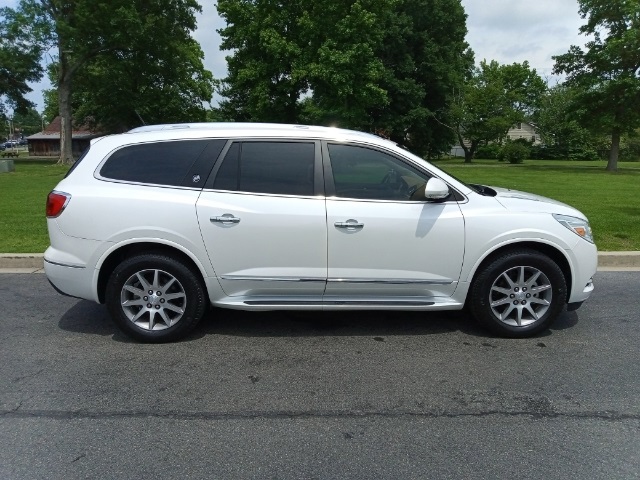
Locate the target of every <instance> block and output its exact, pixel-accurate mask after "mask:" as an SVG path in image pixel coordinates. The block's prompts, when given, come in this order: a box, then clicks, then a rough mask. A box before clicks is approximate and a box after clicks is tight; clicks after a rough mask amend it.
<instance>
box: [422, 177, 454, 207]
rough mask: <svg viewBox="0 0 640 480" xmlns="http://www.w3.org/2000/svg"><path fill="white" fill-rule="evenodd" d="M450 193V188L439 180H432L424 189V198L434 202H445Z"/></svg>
mask: <svg viewBox="0 0 640 480" xmlns="http://www.w3.org/2000/svg"><path fill="white" fill-rule="evenodd" d="M449 193H450V192H449V186H448V185H447V184H446V183H444V182H443V181H442V180H440V179H439V178H430V179H429V181H428V182H427V185H426V186H425V188H424V198H426V199H427V200H429V201H432V202H433V201H438V200H444V199H445V198H447V197H448V196H449Z"/></svg>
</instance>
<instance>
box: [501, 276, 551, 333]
mask: <svg viewBox="0 0 640 480" xmlns="http://www.w3.org/2000/svg"><path fill="white" fill-rule="evenodd" d="M552 295H553V289H552V287H551V282H550V281H549V279H548V278H547V276H546V275H545V274H544V273H543V272H542V271H540V270H538V269H537V268H534V267H523V266H518V267H513V268H510V269H509V270H506V271H505V272H503V273H501V274H500V275H498V278H496V280H495V281H494V282H493V285H491V290H490V292H489V303H490V305H491V311H492V312H493V314H494V315H495V317H496V318H497V319H498V320H500V321H501V322H502V323H504V324H506V325H510V326H512V327H525V326H527V325H530V324H532V323H534V322H536V321H537V320H539V319H540V318H542V317H543V316H544V314H545V313H546V312H547V310H548V309H549V306H550V305H551V298H552Z"/></svg>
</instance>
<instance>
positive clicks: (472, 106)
mask: <svg viewBox="0 0 640 480" xmlns="http://www.w3.org/2000/svg"><path fill="white" fill-rule="evenodd" d="M545 90H546V84H545V83H544V81H543V80H542V78H540V76H539V75H538V74H537V73H536V71H535V69H531V68H530V67H529V64H528V62H526V61H525V62H523V63H522V64H519V63H513V64H511V65H500V64H499V63H498V62H496V61H495V60H492V61H491V62H489V63H487V62H486V61H482V62H480V66H479V67H478V68H475V69H474V70H473V72H472V74H471V75H470V76H469V78H468V79H467V81H466V82H465V84H464V86H463V87H462V89H461V90H460V92H459V93H458V95H457V97H456V99H455V101H454V104H453V107H452V112H453V114H452V115H453V124H452V126H451V128H452V129H453V130H454V131H455V133H456V135H457V137H458V140H459V142H460V145H461V147H462V148H463V150H464V158H465V163H470V162H471V160H472V159H473V157H474V155H475V153H476V150H477V149H478V147H479V146H480V145H482V144H486V143H488V142H491V141H495V140H499V139H501V138H503V137H504V136H505V135H506V133H507V131H508V130H509V128H511V127H512V126H513V125H515V124H516V123H517V122H521V121H524V120H525V119H526V118H528V117H529V116H531V115H532V114H533V113H534V112H535V110H536V109H537V108H538V106H539V103H540V100H541V96H542V94H543V93H544V91H545Z"/></svg>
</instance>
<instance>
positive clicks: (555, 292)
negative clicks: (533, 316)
mask: <svg viewBox="0 0 640 480" xmlns="http://www.w3.org/2000/svg"><path fill="white" fill-rule="evenodd" d="M514 267H533V268H536V269H538V270H540V271H541V272H542V273H544V274H545V275H546V276H547V278H548V279H549V282H550V283H551V289H552V298H551V305H550V306H549V308H548V310H547V311H546V312H545V314H544V315H543V316H542V317H540V319H538V320H537V321H535V322H533V323H531V324H529V325H527V326H523V327H514V326H511V325H507V324H505V323H503V322H501V321H500V320H498V319H497V318H496V317H495V315H494V314H493V312H492V310H491V305H490V290H491V287H492V286H493V283H494V282H495V281H496V279H497V278H498V277H499V276H500V275H501V274H502V273H503V272H505V271H507V270H509V269H511V268H514ZM566 299H567V282H566V280H565V277H564V274H563V273H562V270H561V269H560V267H558V265H557V264H556V263H555V262H554V261H553V260H551V259H550V258H549V257H547V256H546V255H544V254H541V253H538V252H535V251H527V250H518V251H513V252H510V253H507V254H505V255H502V256H500V257H498V258H496V259H495V260H493V261H492V262H491V263H489V264H488V265H487V266H486V267H484V268H483V270H482V271H481V272H480V273H479V274H478V276H477V277H476V279H475V280H474V282H473V285H472V288H471V301H470V302H469V304H470V307H471V311H472V313H473V315H474V317H475V318H476V319H477V320H478V321H479V322H480V323H482V324H483V325H484V326H486V327H487V328H489V329H490V330H491V331H493V332H494V333H497V334H498V335H501V336H506V337H512V338H518V337H528V336H531V335H535V334H536V333H539V332H541V331H543V330H546V329H547V328H548V327H549V326H550V325H551V324H552V323H553V321H554V320H555V319H556V317H557V316H558V315H559V314H560V313H561V312H562V310H563V309H564V306H565V304H566Z"/></svg>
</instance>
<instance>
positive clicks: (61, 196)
mask: <svg viewBox="0 0 640 480" xmlns="http://www.w3.org/2000/svg"><path fill="white" fill-rule="evenodd" d="M69 200H71V195H69V194H68V193H64V192H56V191H55V190H54V191H52V192H51V193H50V194H49V196H48V197H47V217H48V218H56V217H57V216H59V215H60V214H61V213H62V211H63V210H64V207H66V206H67V204H68V203H69Z"/></svg>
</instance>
